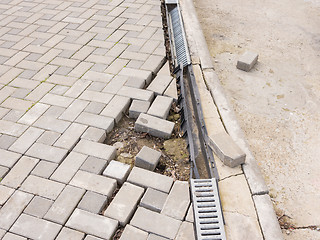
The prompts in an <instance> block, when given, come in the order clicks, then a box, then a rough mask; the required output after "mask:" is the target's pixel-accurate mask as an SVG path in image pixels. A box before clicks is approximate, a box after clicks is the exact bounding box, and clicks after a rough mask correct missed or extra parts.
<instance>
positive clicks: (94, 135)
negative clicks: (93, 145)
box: [81, 127, 107, 143]
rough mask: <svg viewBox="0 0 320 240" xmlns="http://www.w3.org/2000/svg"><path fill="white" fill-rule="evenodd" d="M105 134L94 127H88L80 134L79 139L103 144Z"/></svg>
mask: <svg viewBox="0 0 320 240" xmlns="http://www.w3.org/2000/svg"><path fill="white" fill-rule="evenodd" d="M106 137H107V133H106V131H105V130H103V129H100V128H95V127H88V128H87V130H86V131H85V132H84V133H83V134H82V136H81V139H86V140H90V141H93V142H98V143H103V142H104V140H106Z"/></svg>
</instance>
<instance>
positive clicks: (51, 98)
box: [40, 93, 73, 108]
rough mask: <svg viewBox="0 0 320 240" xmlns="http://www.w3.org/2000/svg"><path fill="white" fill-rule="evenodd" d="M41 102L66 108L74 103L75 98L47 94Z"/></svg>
mask: <svg viewBox="0 0 320 240" xmlns="http://www.w3.org/2000/svg"><path fill="white" fill-rule="evenodd" d="M40 102H41V103H45V104H48V105H54V106H59V107H65V108H66V107H68V106H69V105H70V104H71V103H72V102H73V98H69V97H64V96H59V95H55V94H51V93H47V94H46V95H45V96H44V97H43V98H42V99H41V100H40Z"/></svg>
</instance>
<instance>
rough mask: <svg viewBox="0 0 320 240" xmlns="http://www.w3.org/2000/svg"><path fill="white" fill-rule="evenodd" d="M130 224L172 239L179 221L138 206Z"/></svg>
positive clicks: (177, 228)
mask: <svg viewBox="0 0 320 240" xmlns="http://www.w3.org/2000/svg"><path fill="white" fill-rule="evenodd" d="M130 224H131V225H133V226H135V227H137V228H140V229H142V230H144V231H147V232H149V233H154V234H157V235H160V236H162V237H166V238H169V239H174V238H175V236H176V235H177V233H178V230H179V227H180V225H181V221H178V220H176V219H174V218H171V217H168V216H166V215H162V214H159V213H156V212H153V211H150V210H148V209H145V208H142V207H139V208H138V210H137V211H136V213H135V214H134V216H133V218H132V220H131V222H130ZM159 226H161V227H159Z"/></svg>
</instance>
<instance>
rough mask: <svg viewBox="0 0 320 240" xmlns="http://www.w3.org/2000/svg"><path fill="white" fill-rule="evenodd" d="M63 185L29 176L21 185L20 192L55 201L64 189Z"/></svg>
mask: <svg viewBox="0 0 320 240" xmlns="http://www.w3.org/2000/svg"><path fill="white" fill-rule="evenodd" d="M64 186H65V185H64V184H61V183H58V182H54V181H51V180H48V179H45V178H40V177H37V176H33V175H30V176H29V177H28V178H27V179H26V180H25V181H24V182H23V184H22V185H21V188H20V189H21V190H22V191H25V192H29V193H32V194H34V195H39V196H41V197H45V198H49V199H52V200H55V199H56V198H57V197H58V196H59V194H60V193H61V191H62V190H63V188H64Z"/></svg>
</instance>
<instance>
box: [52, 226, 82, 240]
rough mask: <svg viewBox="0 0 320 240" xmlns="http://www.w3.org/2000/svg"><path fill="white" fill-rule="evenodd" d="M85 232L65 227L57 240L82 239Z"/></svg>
mask: <svg viewBox="0 0 320 240" xmlns="http://www.w3.org/2000/svg"><path fill="white" fill-rule="evenodd" d="M83 238H84V233H83V232H79V231H76V230H73V229H71V228H67V227H64V228H62V230H61V231H60V233H59V235H58V236H57V237H56V239H55V240H82V239H83Z"/></svg>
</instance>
